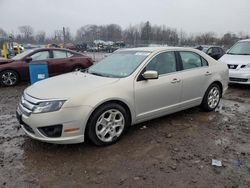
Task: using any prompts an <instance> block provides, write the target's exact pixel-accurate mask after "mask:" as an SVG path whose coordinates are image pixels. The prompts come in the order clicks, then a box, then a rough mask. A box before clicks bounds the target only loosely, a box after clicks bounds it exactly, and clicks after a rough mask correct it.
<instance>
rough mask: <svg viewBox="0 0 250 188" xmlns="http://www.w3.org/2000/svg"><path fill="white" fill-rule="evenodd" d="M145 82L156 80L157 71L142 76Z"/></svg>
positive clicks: (149, 71)
mask: <svg viewBox="0 0 250 188" xmlns="http://www.w3.org/2000/svg"><path fill="white" fill-rule="evenodd" d="M142 76H143V78H145V79H146V80H151V79H158V77H159V75H158V72H157V71H152V70H148V71H146V72H144V73H143V74H142Z"/></svg>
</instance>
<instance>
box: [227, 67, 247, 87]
mask: <svg viewBox="0 0 250 188" xmlns="http://www.w3.org/2000/svg"><path fill="white" fill-rule="evenodd" d="M229 83H237V84H250V71H242V70H229Z"/></svg>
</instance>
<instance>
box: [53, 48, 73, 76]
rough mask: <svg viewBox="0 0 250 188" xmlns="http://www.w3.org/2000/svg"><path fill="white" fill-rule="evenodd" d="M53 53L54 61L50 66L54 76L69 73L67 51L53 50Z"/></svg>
mask: <svg viewBox="0 0 250 188" xmlns="http://www.w3.org/2000/svg"><path fill="white" fill-rule="evenodd" d="M52 52H53V60H52V62H51V64H50V68H51V71H52V72H53V74H54V75H58V74H62V73H65V72H69V70H67V69H66V68H65V67H66V65H67V64H68V63H69V58H68V55H67V51H65V50H58V49H56V50H52Z"/></svg>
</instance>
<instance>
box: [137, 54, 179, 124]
mask: <svg viewBox="0 0 250 188" xmlns="http://www.w3.org/2000/svg"><path fill="white" fill-rule="evenodd" d="M177 67H178V66H177V61H176V56H175V52H163V53H161V54H158V55H156V56H155V57H154V58H153V59H152V60H151V61H150V62H149V63H148V64H147V66H146V67H145V71H147V70H154V71H157V72H158V74H159V78H158V79H154V80H145V79H139V80H138V79H137V80H135V82H134V92H135V107H136V115H137V122H140V121H144V120H147V119H151V118H155V117H159V116H162V115H165V114H168V113H171V112H174V111H175V110H176V108H178V106H179V103H180V101H181V89H182V80H181V74H180V73H179V72H178V68H177Z"/></svg>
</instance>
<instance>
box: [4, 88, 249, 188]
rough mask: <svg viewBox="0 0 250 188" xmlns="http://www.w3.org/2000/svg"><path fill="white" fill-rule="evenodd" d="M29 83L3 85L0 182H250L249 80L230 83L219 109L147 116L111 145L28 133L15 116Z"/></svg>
mask: <svg viewBox="0 0 250 188" xmlns="http://www.w3.org/2000/svg"><path fill="white" fill-rule="evenodd" d="M25 87H27V85H24V84H22V85H21V86H16V87H12V88H0V187H118V186H121V187H178V188H179V187H192V188H193V187H230V188H231V187H239V188H245V187H250V122H249V120H250V87H249V86H237V85H234V86H230V87H229V89H228V91H227V93H226V95H225V96H224V97H223V100H222V101H221V104H220V106H219V108H218V109H217V110H216V112H210V113H207V112H202V111H201V110H200V109H199V108H198V107H197V108H192V109H189V110H186V111H183V112H179V113H175V114H172V115H169V116H165V117H162V118H159V119H156V120H152V121H148V122H145V123H143V124H140V125H136V126H133V127H131V129H130V130H129V131H128V133H127V134H126V135H125V136H124V137H123V138H122V139H121V140H120V141H119V142H118V143H117V144H115V145H112V146H108V147H96V146H93V145H91V144H89V143H83V144H76V145H53V144H46V143H41V142H38V141H35V140H32V139H30V138H28V137H27V136H26V135H25V134H24V132H23V130H21V129H19V125H18V122H17V121H16V119H15V110H16V105H17V102H18V100H19V97H20V95H21V93H22V91H23V90H24V89H25ZM212 159H216V160H221V161H222V167H215V166H212V165H211V162H212Z"/></svg>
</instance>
